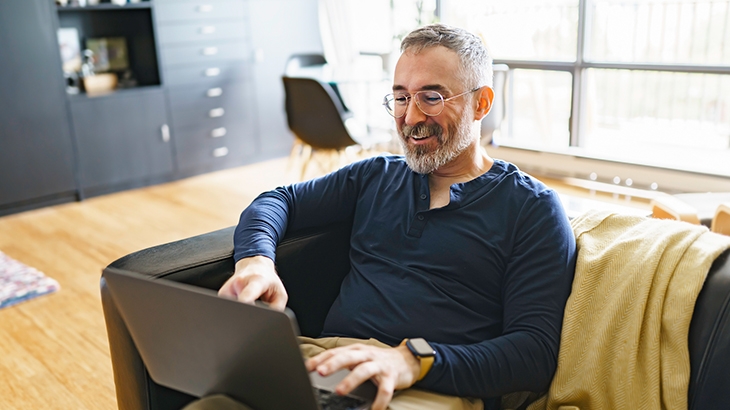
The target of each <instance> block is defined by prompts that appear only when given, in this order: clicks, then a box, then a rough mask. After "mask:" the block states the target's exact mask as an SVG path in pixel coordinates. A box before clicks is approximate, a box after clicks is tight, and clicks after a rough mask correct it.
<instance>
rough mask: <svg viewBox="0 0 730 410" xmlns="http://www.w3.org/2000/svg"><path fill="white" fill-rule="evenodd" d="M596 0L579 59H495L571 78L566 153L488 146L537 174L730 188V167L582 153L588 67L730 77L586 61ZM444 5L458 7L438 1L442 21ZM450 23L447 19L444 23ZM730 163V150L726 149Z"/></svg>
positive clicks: (712, 69) (583, 17)
mask: <svg viewBox="0 0 730 410" xmlns="http://www.w3.org/2000/svg"><path fill="white" fill-rule="evenodd" d="M591 1H592V0H578V33H577V35H578V38H577V50H576V58H575V61H572V62H571V61H545V60H512V59H495V60H494V63H495V64H506V65H508V66H509V68H510V70H514V69H528V70H541V71H561V72H568V73H570V74H571V76H572V95H571V107H570V112H571V119H570V129H569V132H570V141H569V147H568V149H567V150H566V151H567V152H549V151H544V150H537V149H530V148H529V147H516V146H494V147H491V148H490V149H489V151H490V152H491V154H493V155H495V156H499V157H500V158H503V159H506V160H508V161H511V162H514V163H516V164H517V165H518V166H520V167H521V168H523V169H525V170H527V171H532V172H535V173H542V174H547V175H550V176H558V177H578V178H585V176H586V175H588V174H589V173H592V172H595V173H596V174H598V175H601V176H603V177H604V179H606V180H608V179H610V178H613V177H614V176H619V177H620V178H621V179H622V180H625V179H626V178H631V180H632V181H633V182H634V183H635V184H636V185H637V186H646V187H649V186H651V185H652V184H656V185H658V189H659V190H661V191H664V192H703V191H730V167H729V169H728V170H726V171H725V172H722V170H718V172H717V173H714V174H708V173H703V172H696V171H691V170H682V169H676V168H661V167H656V166H650V165H643V164H638V163H633V162H629V161H626V162H623V161H620V160H616V159H605V158H598V157H596V156H593V155H588V154H587V153H586V152H585V151H583V152H581V151H582V150H581V138H582V137H581V136H582V135H584V134H585V125H584V123H583V121H585V117H584V113H583V107H584V104H583V102H584V101H585V99H586V98H587V97H586V94H585V90H586V80H585V73H586V71H587V70H589V69H618V70H631V71H654V72H673V73H693V74H720V75H730V66H722V65H694V64H659V63H658V64H653V63H626V62H603V61H600V62H599V61H591V60H588V59H586V54H587V53H586V42H587V41H588V38H589V35H590V33H591V27H590V22H591V17H590V16H589V15H588V12H589V2H591ZM444 7H458V3H457V2H455V1H453V0H452V1H448V0H437V11H438V12H439V15H438V16H437V17H438V18H439V19H441V17H442V15H443V11H444V10H445V9H444ZM444 22H445V23H448V21H444ZM509 104H510V101H509V99H508V101H507V107H506V110H505V112H506V116H507V118H506V119H505V120H506V121H510V120H511V118H510V117H509V116H510V115H511V114H510V113H511V111H512V110H511V108H510V106H509ZM728 158H729V161H730V150H728Z"/></svg>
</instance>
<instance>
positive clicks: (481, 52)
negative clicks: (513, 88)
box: [400, 23, 492, 88]
mask: <svg viewBox="0 0 730 410" xmlns="http://www.w3.org/2000/svg"><path fill="white" fill-rule="evenodd" d="M436 46H442V47H446V48H447V49H449V50H451V51H454V52H455V53H456V54H457V55H458V56H459V60H460V62H461V64H459V73H458V76H459V78H460V79H461V80H462V81H463V82H464V85H465V86H466V88H473V87H481V86H485V85H488V86H490V87H491V86H492V58H491V57H490V56H489V52H487V48H486V47H485V46H484V43H483V42H482V41H481V39H480V38H479V37H477V36H476V35H474V34H472V33H470V32H469V31H466V30H464V29H461V28H458V27H452V26H448V25H446V24H441V23H437V24H430V25H427V26H423V27H419V28H417V29H415V30H413V31H411V32H410V33H409V34H408V35H407V36H406V37H405V38H404V39H403V41H402V42H401V44H400V51H401V52H402V53H405V52H406V51H408V52H413V53H418V52H420V51H422V50H424V49H426V48H431V47H436Z"/></svg>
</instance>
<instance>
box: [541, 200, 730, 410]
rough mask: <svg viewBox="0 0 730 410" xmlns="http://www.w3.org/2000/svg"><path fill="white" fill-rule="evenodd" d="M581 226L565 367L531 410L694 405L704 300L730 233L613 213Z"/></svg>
mask: <svg viewBox="0 0 730 410" xmlns="http://www.w3.org/2000/svg"><path fill="white" fill-rule="evenodd" d="M571 225H572V226H573V232H574V233H575V237H576V242H577V245H578V260H577V265H576V271H575V280H574V282H573V290H572V293H571V295H570V298H569V299H568V303H567V305H566V308H565V318H564V322H563V331H562V335H561V343H560V352H559V355H558V368H557V371H556V373H555V377H554V378H553V381H552V384H551V386H550V389H549V391H548V394H547V395H546V396H544V397H542V398H541V399H539V400H538V401H537V402H535V403H533V404H532V405H531V406H530V407H529V409H530V410H536V409H558V410H568V409H570V410H574V409H581V410H586V409H672V410H675V409H677V410H679V409H686V408H687V392H688V388H689V376H690V366H689V348H688V345H687V335H688V332H689V325H690V320H691V319H692V312H693V309H694V304H695V301H696V299H697V296H698V294H699V292H700V290H701V289H702V285H703V283H704V280H705V277H706V276H707V272H708V271H709V269H710V266H711V265H712V262H713V261H714V260H715V258H716V257H717V256H719V255H720V253H722V251H723V250H725V249H727V248H730V237H728V236H722V235H718V234H714V233H711V232H709V231H708V230H707V228H705V227H702V226H696V225H690V224H687V223H684V222H675V221H665V220H658V219H648V218H642V217H635V216H626V215H616V214H611V213H607V212H591V213H587V214H585V215H583V216H580V217H578V218H576V219H574V220H573V221H572V223H571Z"/></svg>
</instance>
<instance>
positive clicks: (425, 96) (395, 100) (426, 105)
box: [384, 91, 444, 118]
mask: <svg viewBox="0 0 730 410" xmlns="http://www.w3.org/2000/svg"><path fill="white" fill-rule="evenodd" d="M410 99H414V100H415V101H416V106H418V108H419V109H420V110H421V112H423V113H424V114H426V115H428V116H436V115H439V114H441V112H442V111H443V110H444V96H443V95H441V94H440V93H438V92H436V91H419V92H417V93H415V94H413V95H411V96H409V95H408V94H402V93H399V94H388V95H386V96H385V102H384V105H385V108H386V109H387V110H388V113H390V115H392V116H394V117H396V118H400V117H402V116H404V115H405V114H406V110H407V108H408V100H410Z"/></svg>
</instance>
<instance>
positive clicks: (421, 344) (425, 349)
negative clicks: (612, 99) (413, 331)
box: [408, 338, 436, 356]
mask: <svg viewBox="0 0 730 410" xmlns="http://www.w3.org/2000/svg"><path fill="white" fill-rule="evenodd" d="M408 343H410V344H411V347H413V349H414V350H415V351H416V352H417V353H418V356H433V355H434V354H435V353H436V352H435V351H434V350H433V347H431V345H430V344H428V342H427V341H425V340H424V339H421V338H417V339H408Z"/></svg>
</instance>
